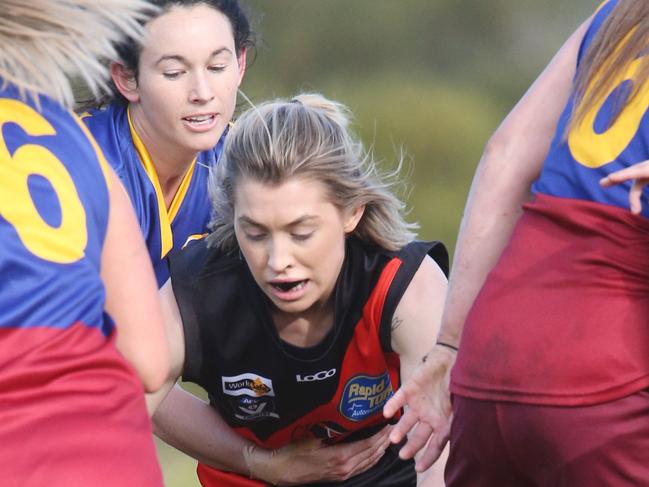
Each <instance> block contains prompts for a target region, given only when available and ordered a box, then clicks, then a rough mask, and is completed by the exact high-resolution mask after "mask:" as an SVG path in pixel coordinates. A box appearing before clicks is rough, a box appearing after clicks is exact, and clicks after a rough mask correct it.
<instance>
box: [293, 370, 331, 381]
mask: <svg viewBox="0 0 649 487" xmlns="http://www.w3.org/2000/svg"><path fill="white" fill-rule="evenodd" d="M334 375H336V369H329V370H321V371H320V372H316V373H315V374H306V375H302V374H297V375H296V376H295V379H296V380H297V381H298V382H315V381H317V380H325V379H328V378H329V377H333V376H334Z"/></svg>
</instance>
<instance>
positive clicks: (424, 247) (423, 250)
mask: <svg viewBox="0 0 649 487" xmlns="http://www.w3.org/2000/svg"><path fill="white" fill-rule="evenodd" d="M396 256H397V257H399V259H401V260H402V261H404V262H407V263H412V264H413V265H418V264H421V262H422V261H424V260H427V259H426V256H428V257H429V259H428V260H430V261H431V262H430V264H433V263H434V264H436V265H437V267H439V269H440V270H441V271H442V272H443V273H444V275H446V276H448V272H449V257H448V250H447V249H446V246H445V245H444V244H443V243H442V242H440V241H437V240H433V241H423V240H413V241H412V242H410V243H409V244H407V245H405V246H404V247H402V248H401V249H400V250H399V251H398V252H396Z"/></svg>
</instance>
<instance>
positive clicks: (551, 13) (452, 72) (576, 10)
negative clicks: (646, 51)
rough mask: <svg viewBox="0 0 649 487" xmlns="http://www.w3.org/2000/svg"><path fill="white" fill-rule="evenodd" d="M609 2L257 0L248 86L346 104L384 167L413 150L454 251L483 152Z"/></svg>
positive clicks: (179, 480)
mask: <svg viewBox="0 0 649 487" xmlns="http://www.w3.org/2000/svg"><path fill="white" fill-rule="evenodd" d="M244 1H245V0H244ZM599 3H600V0H572V1H571V2H565V1H562V0H544V1H543V2H539V1H538V0H490V1H489V2H480V1H477V0H400V1H397V0H272V1H269V0H248V1H247V2H246V4H247V5H249V6H250V7H251V10H252V11H253V18H254V19H255V23H256V30H257V31H258V32H259V33H260V42H259V46H258V49H257V54H256V59H255V60H254V62H253V63H252V65H251V66H250V67H249V68H248V72H247V75H246V79H245V81H244V84H243V86H242V89H243V91H244V92H245V93H246V94H247V95H248V96H249V97H250V98H251V99H252V100H253V101H254V102H260V101H263V100H265V99H268V98H274V97H277V96H290V95H293V94H295V93H298V92H301V91H317V92H321V93H323V94H324V95H326V96H328V97H330V98H334V99H337V100H340V101H342V102H344V103H346V104H347V105H348V106H349V107H350V108H351V109H352V111H353V112H354V114H355V116H356V117H355V120H356V122H355V125H354V127H355V129H356V130H357V133H358V134H359V135H360V136H361V137H362V139H363V141H364V142H365V144H366V146H367V147H371V148H373V151H374V153H375V155H376V157H377V159H379V160H381V161H383V164H385V167H387V168H389V167H391V166H392V165H393V164H394V162H395V161H396V160H397V158H398V155H399V153H400V150H401V149H403V150H404V151H405V154H406V155H407V160H408V165H409V167H410V176H409V177H408V178H407V181H408V184H407V190H408V193H409V199H408V203H409V206H410V207H411V213H410V217H411V220H415V221H418V222H420V224H421V232H420V236H421V238H426V239H439V240H443V241H444V242H445V243H446V244H447V245H448V246H449V247H450V249H451V250H452V249H453V247H454V244H455V238H456V234H457V229H458V226H459V222H460V218H461V215H462V209H463V206H464V201H465V198H466V194H467V191H468V188H469V185H470V182H471V177H472V175H473V172H474V170H475V166H476V164H477V162H478V159H479V157H480V154H481V152H482V148H483V146H484V144H485V143H486V141H487V140H488V138H489V136H490V134H491V133H492V132H493V131H494V130H495V129H496V127H497V125H498V123H499V121H500V120H501V119H502V118H503V117H504V116H505V114H506V113H507V112H508V111H509V109H510V108H511V107H512V106H513V105H514V103H515V102H516V100H517V99H518V98H520V96H521V95H522V94H523V92H524V90H525V89H526V87H527V86H529V84H530V83H531V81H532V80H533V79H534V78H535V77H536V76H537V75H538V73H539V72H540V71H541V70H542V69H543V67H544V66H545V65H546V64H547V62H548V61H549V59H550V58H551V56H552V55H553V54H554V52H556V50H557V49H558V48H559V47H560V45H561V44H562V43H563V41H564V39H566V38H567V36H568V35H569V34H570V33H571V32H572V31H573V30H574V29H575V28H576V27H577V25H578V24H579V23H580V22H581V21H583V20H584V19H585V18H586V17H587V16H588V15H590V13H591V12H592V11H593V10H594V9H595V8H596V7H597V5H598V4H599ZM240 105H241V108H245V107H246V106H247V104H246V103H245V102H243V101H241V104H240ZM158 451H159V453H160V460H161V463H162V466H163V471H164V474H165V479H166V483H167V486H168V487H191V486H197V485H198V483H197V481H196V480H195V473H194V471H195V462H194V461H193V460H191V459H188V458H187V457H185V456H184V455H182V454H180V453H178V452H176V451H175V450H173V449H172V448H170V447H168V446H166V445H159V450H158Z"/></svg>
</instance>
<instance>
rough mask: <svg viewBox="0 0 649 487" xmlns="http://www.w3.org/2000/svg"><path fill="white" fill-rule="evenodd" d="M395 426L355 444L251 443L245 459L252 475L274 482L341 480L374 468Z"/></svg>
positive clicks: (317, 441)
mask: <svg viewBox="0 0 649 487" xmlns="http://www.w3.org/2000/svg"><path fill="white" fill-rule="evenodd" d="M390 430H391V426H386V427H385V428H383V429H382V430H381V431H379V432H378V433H376V434H374V435H373V436H370V437H369V438H366V439H364V440H358V441H354V442H351V443H341V444H337V445H327V444H325V443H323V442H322V440H316V439H312V440H303V441H298V442H294V443H290V444H288V445H286V446H284V447H282V448H278V449H276V450H272V451H269V450H265V449H263V448H260V447H257V446H255V445H250V446H248V447H246V449H245V450H244V458H245V460H246V464H247V465H248V469H249V471H250V477H251V478H256V479H259V480H263V481H264V482H270V483H271V484H273V485H302V484H308V483H315V482H341V481H344V480H347V479H349V478H351V477H354V476H355V475H358V474H360V473H362V472H364V471H366V470H367V469H369V468H371V467H373V466H374V465H375V464H376V462H378V461H379V459H380V458H381V457H382V456H383V454H384V453H385V449H386V448H387V447H388V446H389V445H390V440H389V437H388V436H389V433H390Z"/></svg>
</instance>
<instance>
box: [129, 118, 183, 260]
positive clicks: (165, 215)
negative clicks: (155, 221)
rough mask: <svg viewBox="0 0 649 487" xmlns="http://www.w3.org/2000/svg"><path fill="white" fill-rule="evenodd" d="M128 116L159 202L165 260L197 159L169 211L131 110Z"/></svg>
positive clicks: (162, 253) (136, 144)
mask: <svg viewBox="0 0 649 487" xmlns="http://www.w3.org/2000/svg"><path fill="white" fill-rule="evenodd" d="M126 114H127V117H128V126H129V129H130V131H131V137H133V145H135V150H136V151H137V153H138V155H139V156H140V162H142V165H143V166H144V171H145V172H146V174H147V176H148V177H149V180H150V181H151V184H152V185H153V188H154V190H155V194H156V199H157V201H158V217H159V221H160V243H161V251H160V258H161V259H162V258H164V256H165V255H167V254H168V253H169V251H170V250H171V249H172V247H173V245H174V242H173V233H172V232H171V222H172V221H173V219H174V218H175V216H176V215H177V214H178V210H179V209H180V206H181V205H182V202H183V200H184V199H185V195H186V194H187V190H188V189H189V184H190V182H191V178H192V175H193V174H194V166H195V165H196V159H194V160H193V161H192V163H191V165H190V166H189V169H187V172H186V173H185V176H184V177H183V180H182V181H181V183H180V186H179V187H178V191H176V194H175V195H174V197H173V200H172V201H171V205H169V210H167V206H166V204H165V200H164V194H163V193H162V188H161V186H160V181H159V179H158V173H157V172H156V170H155V166H154V165H153V161H152V160H151V156H150V155H149V152H148V151H147V150H146V147H145V146H144V142H142V139H141V138H140V136H139V135H138V133H137V132H136V131H135V127H133V121H132V120H131V111H130V109H127V110H126Z"/></svg>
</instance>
